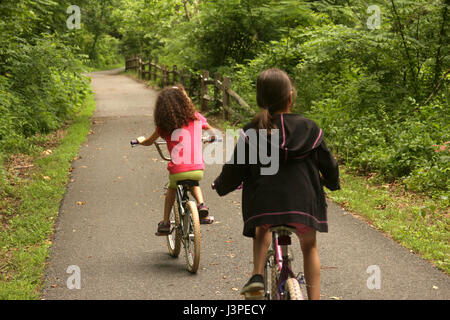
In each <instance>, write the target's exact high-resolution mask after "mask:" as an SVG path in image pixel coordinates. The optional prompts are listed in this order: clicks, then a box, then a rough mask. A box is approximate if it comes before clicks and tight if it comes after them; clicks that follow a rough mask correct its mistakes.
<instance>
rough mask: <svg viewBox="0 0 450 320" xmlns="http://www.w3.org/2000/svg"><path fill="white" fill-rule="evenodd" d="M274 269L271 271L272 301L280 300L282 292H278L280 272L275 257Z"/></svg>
mask: <svg viewBox="0 0 450 320" xmlns="http://www.w3.org/2000/svg"><path fill="white" fill-rule="evenodd" d="M273 259H274V261H273V263H272V268H271V269H270V300H280V292H279V290H278V279H279V278H280V271H279V270H278V269H279V268H278V264H277V262H276V259H275V256H273Z"/></svg>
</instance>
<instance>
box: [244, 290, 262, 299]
mask: <svg viewBox="0 0 450 320" xmlns="http://www.w3.org/2000/svg"><path fill="white" fill-rule="evenodd" d="M243 296H244V298H245V300H264V299H265V294H264V290H258V291H252V292H246V293H244V295H243Z"/></svg>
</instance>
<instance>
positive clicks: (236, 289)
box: [231, 288, 239, 291]
mask: <svg viewBox="0 0 450 320" xmlns="http://www.w3.org/2000/svg"><path fill="white" fill-rule="evenodd" d="M231 290H233V291H239V289H238V288H231Z"/></svg>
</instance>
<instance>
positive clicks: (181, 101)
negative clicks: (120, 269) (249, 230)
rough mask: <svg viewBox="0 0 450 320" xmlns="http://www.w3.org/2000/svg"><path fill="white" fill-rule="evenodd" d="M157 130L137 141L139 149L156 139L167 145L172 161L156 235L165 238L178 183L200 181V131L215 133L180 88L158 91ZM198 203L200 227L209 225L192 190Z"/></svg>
mask: <svg viewBox="0 0 450 320" xmlns="http://www.w3.org/2000/svg"><path fill="white" fill-rule="evenodd" d="M154 119H155V125H156V129H155V131H154V133H153V134H152V135H151V136H150V137H149V138H147V139H146V138H144V137H140V138H138V141H139V143H140V144H141V145H145V146H150V145H152V144H153V143H154V142H155V141H156V140H157V139H158V138H159V137H161V138H163V139H164V140H165V141H166V142H167V148H168V150H169V153H170V155H171V158H172V160H171V161H170V162H169V164H168V166H167V170H169V188H168V189H167V193H166V200H165V203H164V220H163V221H161V222H160V223H159V224H158V231H157V233H156V235H158V236H167V235H168V234H169V232H170V219H169V217H170V211H171V209H172V206H173V204H174V201H175V197H176V188H177V182H178V181H181V180H195V181H200V180H201V179H202V178H203V170H204V169H205V164H204V161H203V153H202V130H212V131H213V130H214V129H213V128H212V127H211V126H210V125H209V124H208V122H207V120H206V118H205V117H203V116H202V115H201V114H200V113H198V112H197V111H196V110H195V106H194V104H193V103H192V100H191V99H190V98H189V97H188V95H187V94H186V91H185V90H184V88H183V87H182V86H181V85H177V86H175V87H168V88H165V89H163V90H161V92H160V94H159V95H158V99H157V101H156V107H155V111H154ZM191 188H192V189H191V192H192V194H193V196H194V197H195V199H196V200H197V203H198V211H199V216H200V221H201V223H204V224H205V223H211V222H212V220H211V219H209V213H208V208H207V207H206V206H205V204H204V200H203V194H202V190H201V189H200V187H199V186H193V187H191Z"/></svg>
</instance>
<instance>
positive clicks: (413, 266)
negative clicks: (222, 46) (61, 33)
mask: <svg viewBox="0 0 450 320" xmlns="http://www.w3.org/2000/svg"><path fill="white" fill-rule="evenodd" d="M118 73H119V71H118V70H114V71H107V72H97V73H93V74H92V85H93V87H94V91H95V94H96V100H97V110H96V112H95V113H94V116H93V125H92V131H93V133H92V134H91V135H89V136H88V139H87V141H86V143H85V144H83V146H82V147H81V150H80V153H79V155H80V159H79V160H76V161H75V162H74V163H73V168H74V170H73V172H72V181H71V183H69V185H68V188H67V193H66V195H65V198H64V200H63V202H62V204H61V208H60V215H59V219H58V221H57V223H56V233H55V239H54V245H53V247H52V250H51V257H50V260H49V264H48V267H47V270H46V276H45V283H46V284H45V288H44V290H43V293H42V298H43V299H240V298H241V297H240V295H239V291H237V290H240V289H241V287H242V286H243V284H244V283H245V282H246V280H247V279H248V276H249V272H250V270H251V245H252V242H251V240H250V239H248V238H244V237H243V236H241V232H242V218H241V208H240V192H239V191H237V192H234V193H233V194H231V195H229V196H227V197H225V198H219V197H218V196H217V195H216V194H215V193H214V192H213V191H211V190H210V189H209V187H208V186H209V185H210V183H211V182H212V181H213V179H214V178H215V177H216V176H217V175H218V173H219V172H220V169H221V166H219V165H213V166H208V167H207V169H206V171H205V172H206V176H205V178H204V181H203V182H202V186H203V190H204V192H205V196H206V199H207V204H208V205H209V207H210V208H211V211H212V213H213V215H214V216H215V217H216V221H217V223H216V224H214V225H210V226H202V256H201V264H200V270H199V272H198V274H197V275H191V274H189V273H188V272H187V271H186V270H185V266H184V256H183V252H182V254H181V255H180V257H179V258H178V259H173V258H171V257H169V255H168V254H167V249H166V242H165V238H162V237H156V236H154V232H155V228H156V225H157V223H158V221H160V220H161V217H162V214H161V212H162V209H163V201H164V196H163V190H162V187H163V185H164V184H165V182H166V181H167V171H166V163H165V162H163V161H161V160H160V159H159V157H158V154H157V152H156V150H155V149H154V148H153V147H150V148H144V147H141V148H134V149H131V148H130V146H129V141H130V139H131V138H135V137H137V136H139V135H149V134H150V133H151V132H152V131H153V128H154V125H153V117H152V110H153V106H154V103H155V97H156V95H157V93H156V92H155V91H153V90H150V89H147V88H145V86H144V85H143V84H140V83H138V82H135V81H134V80H132V79H130V78H128V77H126V76H123V75H119V74H118ZM79 201H80V202H82V203H84V202H85V204H84V205H78V204H77V202H79ZM328 216H329V225H330V228H329V229H330V232H329V233H327V234H319V246H320V249H319V253H320V258H321V263H322V298H323V299H330V298H331V299H334V298H335V297H337V298H340V299H449V298H450V281H449V277H448V276H447V275H445V274H443V273H442V272H440V271H439V270H437V269H435V268H434V267H432V266H431V265H430V264H429V263H427V262H426V261H424V260H422V259H421V258H419V257H418V256H416V255H414V254H412V253H410V252H409V250H407V249H405V248H403V247H401V246H399V245H398V244H396V243H395V242H393V241H392V240H390V239H388V238H386V237H385V236H384V235H382V234H381V233H379V232H378V231H376V230H374V229H373V228H371V227H370V226H368V225H367V224H366V223H364V222H362V221H360V220H357V219H355V218H353V217H352V216H351V215H349V214H345V212H344V211H342V210H341V209H340V208H339V207H337V206H336V205H334V204H332V203H330V204H329V213H328ZM293 249H294V252H295V258H296V260H295V261H296V263H295V268H296V269H297V270H298V269H299V264H300V263H301V254H300V246H299V244H298V243H297V242H295V244H294V248H293ZM71 265H76V266H78V267H79V268H80V271H81V289H79V290H77V289H73V290H69V289H68V288H67V286H66V281H67V279H68V277H69V276H70V274H68V273H66V270H67V268H68V267H69V266H71ZM371 265H377V266H379V268H380V271H381V288H380V289H379V290H376V289H375V290H369V289H368V288H367V279H368V278H369V276H370V275H369V274H368V273H366V270H367V268H368V267H369V266H371ZM433 286H435V287H437V288H438V289H434V288H433Z"/></svg>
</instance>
